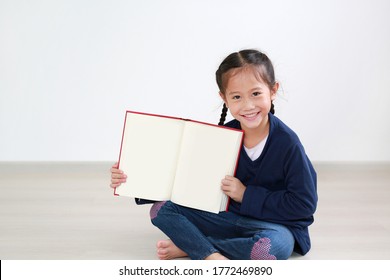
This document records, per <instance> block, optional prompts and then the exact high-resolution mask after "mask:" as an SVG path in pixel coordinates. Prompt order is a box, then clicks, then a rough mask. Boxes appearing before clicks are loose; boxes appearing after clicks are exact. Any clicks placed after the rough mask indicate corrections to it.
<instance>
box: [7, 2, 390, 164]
mask: <svg viewBox="0 0 390 280" xmlns="http://www.w3.org/2000/svg"><path fill="white" fill-rule="evenodd" d="M389 11H390V1H387V0H383V1H380V0H364V1H363V0H357V1H341V0H327V1H315V0H314V1H313V0H300V1H280V0H279V1H269V0H267V1H260V0H253V1H250V0H240V1H237V0H213V1H209V0H201V1H199V0H193V1H185V0H164V1H157V0H155V1H152V0H149V1H147V0H134V1H130V0H128V1H125V0H123V1H108V0H95V1H94V0H90V1H87V0H61V1H51V0H46V1H43V0H42V1H22V0H0V161H106V160H109V161H114V160H116V159H117V157H118V153H119V145H120V138H121V132H122V123H123V118H124V114H125V110H126V109H131V110H138V111H146V112H153V113H159V114H168V115H173V116H181V117H185V118H192V119H197V120H202V121H207V122H217V121H218V119H219V111H220V105H221V102H220V100H219V97H218V89H217V86H216V84H215V81H214V73H215V70H216V68H217V66H218V65H219V63H220V62H221V60H222V59H223V58H224V57H225V56H226V55H227V54H229V53H230V52H233V51H237V50H240V49H243V48H257V49H260V50H263V51H264V52H266V53H267V54H268V55H269V56H270V58H271V59H272V60H273V62H274V65H275V70H276V75H277V78H278V79H279V80H280V82H281V83H282V86H283V91H281V92H280V95H279V99H278V102H277V103H276V111H277V116H279V117H280V118H281V119H282V120H284V121H285V122H286V123H287V124H288V125H290V127H291V128H293V129H294V130H295V131H296V132H297V133H298V134H299V135H300V138H301V140H302V142H303V144H304V146H305V147H306V150H307V153H308V154H309V156H310V158H311V159H312V160H313V161H390V148H389V143H390V117H389V113H388V109H389V105H390V78H389V76H390V17H389V16H388V12H389Z"/></svg>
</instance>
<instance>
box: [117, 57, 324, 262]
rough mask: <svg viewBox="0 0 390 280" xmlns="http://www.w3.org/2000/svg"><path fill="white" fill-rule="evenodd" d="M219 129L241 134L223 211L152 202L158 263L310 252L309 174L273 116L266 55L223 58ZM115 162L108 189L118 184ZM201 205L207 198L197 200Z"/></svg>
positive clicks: (225, 182)
mask: <svg viewBox="0 0 390 280" xmlns="http://www.w3.org/2000/svg"><path fill="white" fill-rule="evenodd" d="M216 80H217V84H218V87H219V91H220V92H219V94H220V96H221V98H222V100H223V101H224V105H223V109H222V115H221V119H220V122H219V125H224V122H225V118H226V114H227V111H228V110H230V113H231V115H232V116H233V117H234V120H232V121H230V122H229V123H227V124H225V126H227V127H232V128H237V129H242V130H244V141H243V146H242V151H241V153H240V158H239V161H238V166H237V172H236V175H235V177H233V176H226V177H225V178H221V189H222V191H223V192H224V193H225V194H227V195H228V196H229V197H230V198H231V203H230V205H229V209H228V211H227V212H220V213H219V214H214V213H209V212H204V211H201V210H195V209H191V208H186V207H183V206H180V205H177V204H175V203H173V202H171V201H163V202H156V203H154V204H153V206H152V208H151V210H150V216H151V221H152V223H153V224H154V225H155V226H157V227H158V228H159V229H160V230H162V231H163V232H164V233H165V234H166V235H167V236H168V237H169V238H170V239H168V240H161V241H159V242H157V255H158V257H159V258H160V259H173V258H178V257H184V256H188V257H190V258H191V259H240V260H244V259H268V260H270V259H287V258H289V257H290V256H291V254H292V252H293V251H295V252H297V253H299V254H302V255H304V254H306V253H307V252H308V251H309V250H310V246H311V245H310V237H309V231H308V227H309V225H311V224H312V223H313V221H314V219H313V214H314V212H315V210H316V206H317V185H316V184H317V183H316V172H315V170H314V168H313V166H312V164H311V162H310V160H309V159H308V157H307V155H306V153H305V150H304V148H303V146H302V144H301V142H300V140H299V138H298V136H297V135H296V134H295V133H294V132H293V131H292V130H291V129H290V128H289V127H287V126H286V125H285V124H284V123H283V122H282V121H281V120H279V119H278V118H277V117H275V116H274V104H273V101H274V100H275V98H276V93H277V91H278V88H279V84H278V82H276V80H275V75H274V69H273V66H272V63H271V61H270V60H269V59H268V57H267V56H266V55H265V54H263V53H261V52H259V51H257V50H242V51H240V52H235V53H232V54H230V55H229V56H227V57H226V58H225V59H224V60H223V61H222V63H221V65H220V66H219V68H218V70H217V72H216ZM117 168H118V166H117V164H115V165H114V166H113V167H112V169H111V173H112V175H111V178H112V179H111V187H117V186H119V185H120V184H121V183H122V182H124V181H125V180H126V175H125V174H123V172H122V171H121V170H119V169H117ZM204 199H207V195H205V198H204Z"/></svg>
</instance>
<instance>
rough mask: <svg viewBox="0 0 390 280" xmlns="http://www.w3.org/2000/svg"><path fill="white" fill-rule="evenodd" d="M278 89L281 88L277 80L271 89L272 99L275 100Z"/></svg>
mask: <svg viewBox="0 0 390 280" xmlns="http://www.w3.org/2000/svg"><path fill="white" fill-rule="evenodd" d="M278 89H279V83H278V82H275V84H274V86H273V87H272V89H271V100H275V98H276V93H277V92H278Z"/></svg>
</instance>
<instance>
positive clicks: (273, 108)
mask: <svg viewBox="0 0 390 280" xmlns="http://www.w3.org/2000/svg"><path fill="white" fill-rule="evenodd" d="M269 111H270V112H271V114H272V115H275V106H274V102H273V101H271V109H270V110H269Z"/></svg>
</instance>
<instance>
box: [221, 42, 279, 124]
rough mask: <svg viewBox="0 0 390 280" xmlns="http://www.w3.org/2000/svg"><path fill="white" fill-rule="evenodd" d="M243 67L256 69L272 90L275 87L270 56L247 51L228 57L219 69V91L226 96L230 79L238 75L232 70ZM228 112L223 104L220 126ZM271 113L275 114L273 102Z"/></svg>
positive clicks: (256, 51) (252, 50)
mask: <svg viewBox="0 0 390 280" xmlns="http://www.w3.org/2000/svg"><path fill="white" fill-rule="evenodd" d="M241 67H253V68H254V69H256V70H257V71H256V73H257V74H258V75H259V76H260V78H261V79H262V80H263V81H264V82H265V83H267V85H268V87H269V88H270V89H271V88H272V87H273V86H274V85H275V82H276V81H275V73H274V67H273V65H272V62H271V60H270V59H269V58H268V56H266V55H265V54H264V53H262V52H260V51H258V50H254V49H247V50H242V51H239V52H234V53H232V54H230V55H228V56H227V57H226V58H225V59H224V60H223V61H222V63H221V65H220V66H219V67H218V70H217V72H216V73H215V76H216V79H217V85H218V88H219V91H220V92H221V93H222V94H225V90H226V83H227V81H228V79H229V78H230V77H231V76H232V75H233V74H235V73H236V72H235V71H231V70H233V69H238V68H241ZM227 110H228V109H227V107H226V104H223V108H222V114H221V118H220V120H219V123H218V125H223V124H224V123H225V119H226V114H227ZM270 112H271V113H272V114H274V113H275V109H274V104H273V102H271V109H270Z"/></svg>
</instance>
